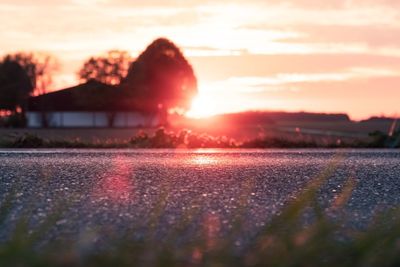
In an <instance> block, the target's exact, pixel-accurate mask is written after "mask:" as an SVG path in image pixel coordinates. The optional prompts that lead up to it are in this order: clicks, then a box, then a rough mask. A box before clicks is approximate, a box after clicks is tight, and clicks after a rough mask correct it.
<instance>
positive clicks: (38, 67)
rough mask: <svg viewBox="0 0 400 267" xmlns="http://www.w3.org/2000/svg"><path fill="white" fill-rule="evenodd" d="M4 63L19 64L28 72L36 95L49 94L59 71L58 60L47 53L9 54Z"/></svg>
mask: <svg viewBox="0 0 400 267" xmlns="http://www.w3.org/2000/svg"><path fill="white" fill-rule="evenodd" d="M3 61H13V62H17V63H18V64H19V65H20V66H21V67H22V68H23V69H24V70H25V72H26V74H27V75H28V77H29V80H30V82H31V85H32V88H33V90H34V91H33V92H31V93H34V94H36V95H39V94H44V93H46V92H47V90H48V87H49V86H50V85H51V84H52V83H53V75H54V73H55V72H57V71H58V70H59V67H60V65H59V62H58V60H57V59H56V58H55V57H54V56H53V55H50V54H47V53H32V52H28V53H25V52H18V53H15V54H8V55H6V56H5V57H4V59H3Z"/></svg>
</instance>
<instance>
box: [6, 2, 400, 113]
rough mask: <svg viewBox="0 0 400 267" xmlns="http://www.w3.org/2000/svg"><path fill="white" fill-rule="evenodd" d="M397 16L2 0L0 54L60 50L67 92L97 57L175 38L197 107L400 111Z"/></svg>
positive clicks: (312, 7) (387, 7)
mask: <svg viewBox="0 0 400 267" xmlns="http://www.w3.org/2000/svg"><path fill="white" fill-rule="evenodd" d="M399 22H400V1H399V0H332V1H331V0H327V1H325V0H296V1H295V0H271V1H268V0H253V1H251V0H236V1H225V0H220V1H218V0H214V1H209V0H172V1H161V0H147V1H135V0H129V1H128V0H116V1H114V0H112V1H111V0H109V1H108V0H35V1H34V0H30V1H28V0H0V40H1V43H0V54H5V53H9V52H15V51H21V50H22V51H46V52H50V53H52V54H54V55H56V56H57V57H58V58H59V59H60V62H61V64H62V69H61V71H60V73H58V75H57V77H56V83H55V85H54V87H55V88H58V89H59V88H62V87H65V86H68V85H74V84H76V83H77V81H76V74H75V73H76V71H77V70H78V68H79V67H80V66H81V65H82V62H83V60H85V59H86V58H87V57H89V56H91V55H97V54H100V53H103V52H105V51H107V50H110V49H123V50H128V51H129V52H130V53H131V54H132V56H134V57H135V56H137V55H138V54H139V53H140V52H141V51H142V50H143V49H144V48H145V47H146V46H147V45H148V44H149V43H150V42H151V41H152V40H154V39H155V38H157V37H167V38H169V39H171V40H172V41H173V42H175V43H176V44H177V45H178V46H179V47H181V48H182V50H183V52H184V54H185V55H186V56H188V58H189V61H190V62H191V63H192V65H193V67H194V69H195V72H196V74H197V77H198V79H199V87H200V88H199V90H200V93H199V97H198V99H197V100H196V101H197V102H195V107H194V111H192V112H193V113H196V112H198V110H199V109H201V110H206V113H208V114H213V113H222V112H234V111H242V110H288V111H300V110H305V111H316V112H320V111H322V112H347V113H349V114H350V116H351V117H352V118H353V119H362V118H365V117H368V116H370V115H381V114H385V115H389V116H394V115H396V114H397V113H398V114H400V103H399V102H400V101H399V99H400V23H399ZM196 110H197V111H196Z"/></svg>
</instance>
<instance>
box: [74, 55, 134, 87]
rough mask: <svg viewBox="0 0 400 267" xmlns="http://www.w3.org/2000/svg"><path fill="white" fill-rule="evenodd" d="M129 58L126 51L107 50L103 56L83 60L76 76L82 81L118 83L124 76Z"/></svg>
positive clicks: (129, 61)
mask: <svg viewBox="0 0 400 267" xmlns="http://www.w3.org/2000/svg"><path fill="white" fill-rule="evenodd" d="M131 60H132V58H131V56H130V55H129V53H128V52H127V51H121V50H111V51H108V52H107V53H106V55H104V56H99V57H91V58H89V59H88V60H87V61H85V63H84V64H83V66H82V68H81V69H80V70H79V72H78V78H79V79H80V80H81V81H82V82H88V81H90V80H97V81H99V82H102V83H105V84H109V85H116V84H119V83H120V82H121V80H122V79H123V78H124V77H125V76H126V74H127V72H128V68H129V64H130V63H131Z"/></svg>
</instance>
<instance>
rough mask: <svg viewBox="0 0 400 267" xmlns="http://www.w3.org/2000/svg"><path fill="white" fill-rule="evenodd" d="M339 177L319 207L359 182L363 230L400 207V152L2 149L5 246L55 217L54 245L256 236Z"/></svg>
mask: <svg viewBox="0 0 400 267" xmlns="http://www.w3.org/2000/svg"><path fill="white" fill-rule="evenodd" d="M329 168H331V169H333V171H332V173H330V174H329V177H327V181H326V183H325V185H324V186H323V187H322V188H321V191H320V194H319V200H320V202H321V204H322V206H323V207H325V208H326V210H329V207H330V206H331V205H332V203H334V202H335V199H336V198H337V197H338V196H339V194H340V192H341V191H342V190H343V188H344V187H345V184H346V183H348V182H349V181H351V182H352V183H353V184H354V189H353V192H352V194H351V196H350V198H349V200H348V202H347V204H346V206H345V208H344V210H345V211H346V213H347V214H348V216H349V218H350V221H351V223H352V224H353V225H355V226H360V227H362V225H363V224H365V223H366V222H368V221H369V220H370V218H372V216H373V214H374V212H375V211H377V210H379V211H381V210H383V209H387V208H390V207H396V206H398V205H400V151H398V150H0V203H3V204H4V203H5V202H6V199H7V195H9V194H13V195H14V197H13V201H12V205H11V207H10V208H9V209H8V219H7V220H6V223H5V225H3V226H2V229H0V240H1V239H2V238H3V239H4V238H7V235H8V234H9V233H10V232H11V231H12V229H13V227H14V225H15V222H16V221H18V218H20V217H21V216H24V214H29V215H28V217H29V218H30V221H31V224H32V225H33V226H32V227H34V225H35V223H38V222H41V221H43V220H45V218H47V217H48V216H49V214H53V213H55V212H58V213H60V214H61V215H59V217H57V220H56V221H55V226H56V227H55V229H53V230H52V232H51V233H49V235H53V237H66V238H72V239H73V238H75V237H77V238H79V237H81V236H82V235H83V233H98V232H99V231H100V230H99V229H102V230H101V231H108V232H113V233H117V234H121V235H125V234H127V233H128V231H131V229H132V228H135V231H134V235H136V236H138V237H139V238H140V236H141V235H144V234H145V233H146V231H149V228H150V227H153V226H154V227H153V228H152V229H153V231H156V232H157V234H158V235H160V236H162V235H163V234H166V233H168V231H169V230H170V229H172V228H173V227H175V226H176V225H177V224H179V223H180V222H181V221H182V218H186V219H189V220H190V225H192V226H193V227H201V226H202V225H203V224H204V221H205V220H206V221H210V220H211V221H213V222H214V223H215V224H216V225H217V226H218V227H217V228H218V231H221V232H224V231H226V230H229V229H230V228H232V227H233V221H234V218H236V217H237V216H239V214H240V216H242V218H244V225H245V227H244V229H243V231H246V232H248V233H252V232H256V230H257V229H259V228H260V227H261V226H262V225H264V224H265V223H266V222H268V220H269V219H270V218H271V216H272V215H273V214H275V213H277V212H279V211H280V210H281V209H282V207H283V206H284V205H285V203H286V202H287V201H289V200H290V199H292V198H295V197H296V195H297V194H298V193H299V192H301V190H302V189H304V188H305V187H306V186H307V185H308V184H310V182H311V181H313V179H315V178H316V177H319V176H321V174H323V173H327V170H328V169H329ZM3 206H4V205H3ZM154 229H156V230H154ZM94 236H95V234H94Z"/></svg>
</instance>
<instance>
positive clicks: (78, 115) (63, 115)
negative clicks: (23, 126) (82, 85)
mask: <svg viewBox="0 0 400 267" xmlns="http://www.w3.org/2000/svg"><path fill="white" fill-rule="evenodd" d="M46 116H47V121H48V126H49V127H55V128H74V127H99V128H101V127H108V116H109V113H107V112H70V111H68V112H47V113H46ZM26 117H27V120H28V127H29V128H41V127H43V125H42V113H41V112H32V111H30V112H27V114H26ZM159 122H160V121H159V119H158V117H157V116H152V115H147V114H142V113H139V112H116V113H115V118H114V126H113V127H137V126H145V127H154V126H157V125H159Z"/></svg>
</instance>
